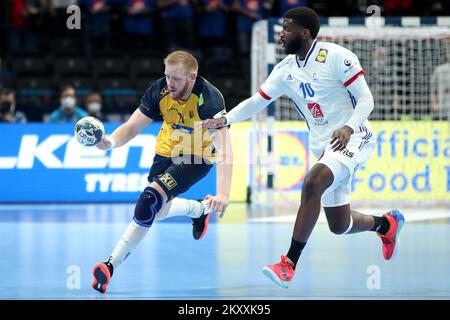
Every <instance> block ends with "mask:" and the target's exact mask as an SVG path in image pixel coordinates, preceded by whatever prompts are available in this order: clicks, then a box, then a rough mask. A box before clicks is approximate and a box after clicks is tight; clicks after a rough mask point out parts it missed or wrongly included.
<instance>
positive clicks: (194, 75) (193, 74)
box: [189, 72, 197, 81]
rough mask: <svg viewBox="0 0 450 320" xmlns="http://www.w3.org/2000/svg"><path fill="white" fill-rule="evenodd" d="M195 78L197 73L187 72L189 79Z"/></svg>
mask: <svg viewBox="0 0 450 320" xmlns="http://www.w3.org/2000/svg"><path fill="white" fill-rule="evenodd" d="M195 79H197V74H196V73H195V72H191V73H189V81H195Z"/></svg>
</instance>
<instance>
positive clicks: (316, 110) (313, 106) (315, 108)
mask: <svg viewBox="0 0 450 320" xmlns="http://www.w3.org/2000/svg"><path fill="white" fill-rule="evenodd" d="M308 110H309V111H310V112H311V114H312V116H313V118H314V119H319V118H320V119H322V118H323V112H322V109H320V105H319V104H318V103H317V102H312V103H308Z"/></svg>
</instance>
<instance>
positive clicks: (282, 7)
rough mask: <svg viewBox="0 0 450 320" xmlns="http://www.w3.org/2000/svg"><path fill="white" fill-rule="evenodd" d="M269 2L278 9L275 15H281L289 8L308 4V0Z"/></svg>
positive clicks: (271, 0) (272, 0) (276, 0)
mask: <svg viewBox="0 0 450 320" xmlns="http://www.w3.org/2000/svg"><path fill="white" fill-rule="evenodd" d="M270 2H272V4H273V5H274V6H275V7H277V9H278V10H277V11H276V14H275V16H276V17H282V16H283V15H284V14H285V12H286V11H288V10H289V9H292V8H296V7H306V6H308V3H309V0H270Z"/></svg>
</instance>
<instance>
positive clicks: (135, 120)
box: [97, 109, 153, 150]
mask: <svg viewBox="0 0 450 320" xmlns="http://www.w3.org/2000/svg"><path fill="white" fill-rule="evenodd" d="M152 122H153V120H152V119H150V118H149V117H147V116H146V115H145V114H143V113H142V112H141V111H140V110H139V109H136V111H135V112H134V113H133V114H132V115H131V117H130V119H128V121H127V122H125V123H124V124H122V125H121V126H120V127H118V128H117V129H116V130H114V132H113V133H112V134H111V135H110V136H106V135H105V136H104V137H103V139H102V141H101V142H100V143H99V144H97V148H99V149H102V150H108V149H112V148H115V147H120V146H123V145H124V144H126V143H127V142H128V141H130V140H131V139H133V138H134V137H136V136H137V135H138V134H139V132H141V131H142V130H144V128H145V127H147V126H148V125H149V124H150V123H152Z"/></svg>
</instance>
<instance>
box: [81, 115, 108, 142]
mask: <svg viewBox="0 0 450 320" xmlns="http://www.w3.org/2000/svg"><path fill="white" fill-rule="evenodd" d="M104 135H105V127H104V126H103V123H102V122H101V121H100V120H98V119H97V118H94V117H84V118H81V119H80V120H78V122H77V123H76V124H75V138H77V141H78V142H79V143H80V144H82V145H83V146H87V147H90V146H95V145H96V144H97V143H99V142H100V141H102V139H103V136H104Z"/></svg>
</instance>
